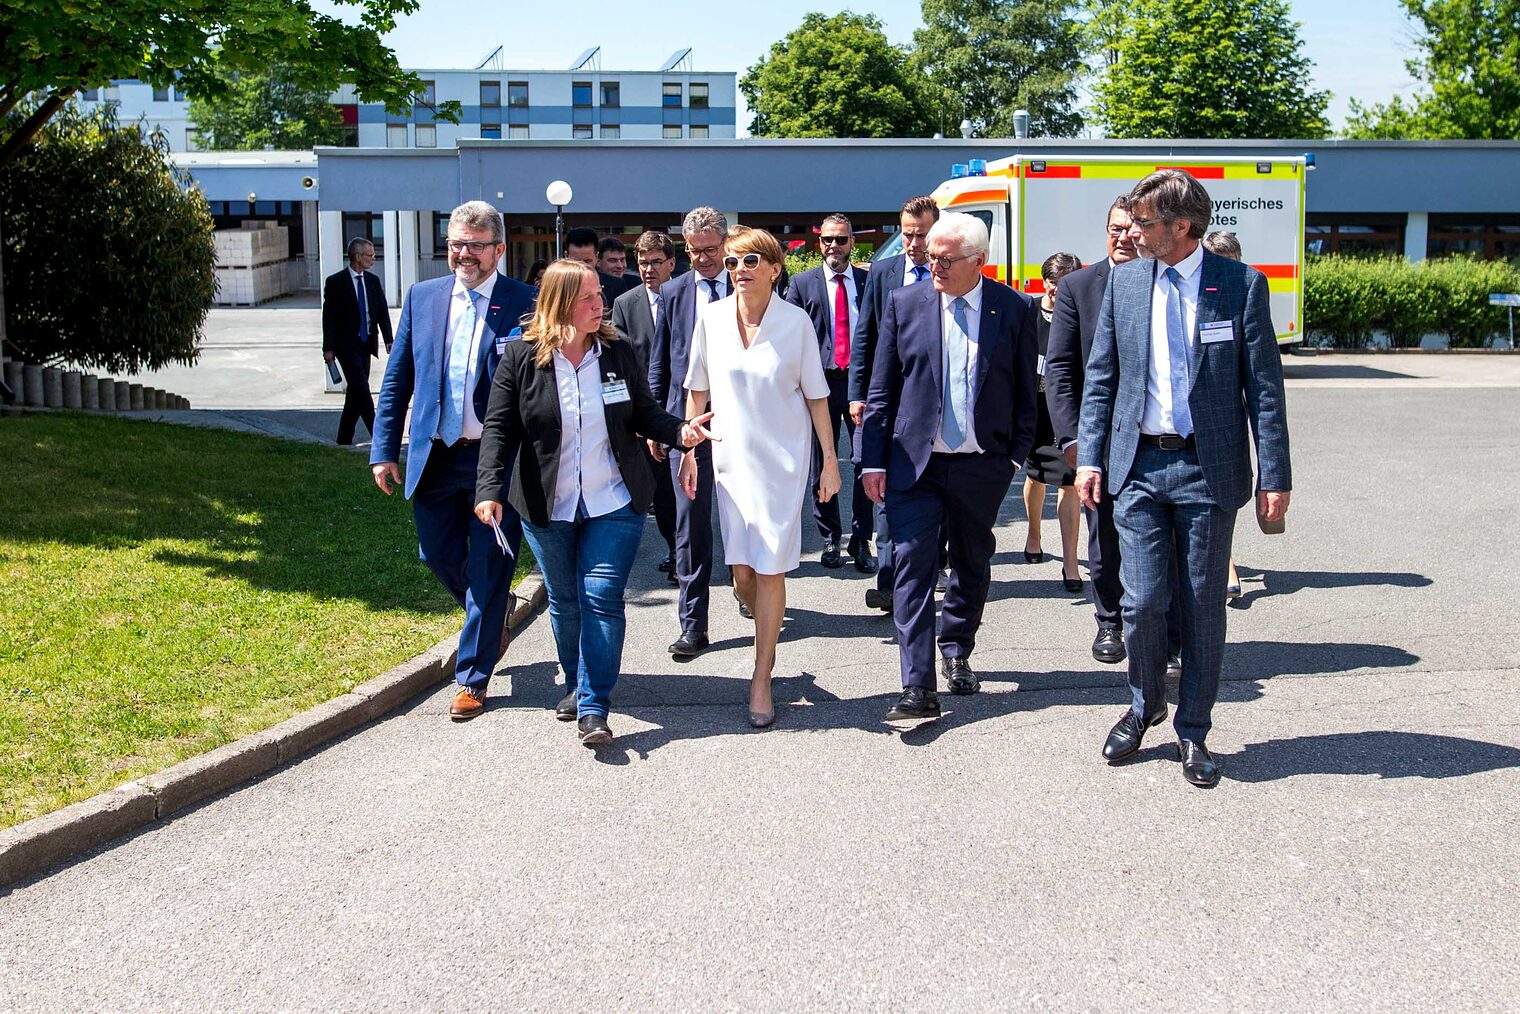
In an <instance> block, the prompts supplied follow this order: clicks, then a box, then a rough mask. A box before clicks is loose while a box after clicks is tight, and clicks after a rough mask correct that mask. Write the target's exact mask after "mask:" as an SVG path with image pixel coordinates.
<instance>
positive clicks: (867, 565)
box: [851, 549, 876, 574]
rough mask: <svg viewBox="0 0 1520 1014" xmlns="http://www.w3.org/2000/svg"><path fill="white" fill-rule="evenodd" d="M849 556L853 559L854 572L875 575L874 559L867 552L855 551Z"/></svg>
mask: <svg viewBox="0 0 1520 1014" xmlns="http://www.w3.org/2000/svg"><path fill="white" fill-rule="evenodd" d="M851 555H852V556H854V557H855V569H856V570H858V571H860V572H861V573H862V574H874V573H876V557H874V556H872V555H871V554H870V553H869V552H868V551H867V550H864V549H857V550H855V552H854V553H852V554H851Z"/></svg>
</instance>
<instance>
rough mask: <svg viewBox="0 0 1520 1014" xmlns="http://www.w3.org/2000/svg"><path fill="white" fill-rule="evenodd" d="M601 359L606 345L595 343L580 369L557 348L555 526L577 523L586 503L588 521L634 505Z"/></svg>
mask: <svg viewBox="0 0 1520 1014" xmlns="http://www.w3.org/2000/svg"><path fill="white" fill-rule="evenodd" d="M601 358H602V346H601V343H600V342H598V341H596V340H594V339H593V340H592V342H591V348H590V349H589V350H587V352H586V354H585V355H584V356H582V357H581V364H580V365H579V366H575V365H572V364H571V362H570V360H568V359H566V358H565V356H564V354H563V353H562V352H560V351H559V350H558V349H555V350H554V352H553V359H554V386H555V389H556V391H557V392H558V393H559V473H558V475H556V476H555V480H554V503H553V505H552V508H551V510H550V512H549V520H550V521H574V520H575V516H576V510H577V508H579V506H580V504H581V501H582V500H584V501H585V503H586V517H588V518H599V517H601V516H602V515H603V514H611V513H612V512H613V511H615V510H617V509H618V508H619V507H622V506H624V505H625V504H628V503H630V502H631V501H632V500H633V496H632V495H631V494H629V492H628V487H627V486H626V485H624V483H623V473H622V471H621V470H619V468H618V464H617V459H616V458H614V457H613V456H612V442H611V440H610V439H609V438H608V436H607V411H606V409H605V408H604V407H603V404H602V369H601V365H600V364H601Z"/></svg>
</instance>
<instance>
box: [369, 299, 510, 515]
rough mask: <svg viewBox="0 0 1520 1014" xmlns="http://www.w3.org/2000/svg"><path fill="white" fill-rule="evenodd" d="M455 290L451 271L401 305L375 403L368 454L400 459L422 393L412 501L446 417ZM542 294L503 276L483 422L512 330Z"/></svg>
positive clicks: (487, 350) (486, 344) (483, 392)
mask: <svg viewBox="0 0 1520 1014" xmlns="http://www.w3.org/2000/svg"><path fill="white" fill-rule="evenodd" d="M453 291H454V276H453V275H452V274H448V275H444V276H443V277H442V278H430V279H428V280H427V281H425V282H418V283H417V284H416V285H413V286H412V287H411V290H410V291H408V292H407V294H406V301H405V302H404V303H402V305H401V324H400V326H399V327H397V328H396V344H395V345H394V346H393V347H392V349H391V358H390V363H389V365H388V366H386V368H385V380H384V381H383V382H382V383H381V384H380V399H379V401H378V402H377V403H376V405H375V434H374V441H373V443H372V444H371V445H370V453H369V461H370V464H372V465H378V464H380V463H381V462H385V461H399V460H401V457H400V456H401V431H402V429H403V428H404V427H405V425H406V410H407V406H408V405H409V404H411V403H412V400H413V399H412V395H413V394H414V393H415V394H416V395H417V398H416V404H415V405H412V429H411V436H410V439H409V440H408V441H407V462H406V495H407V497H408V498H410V497H411V495H412V494H413V493H414V492H416V489H417V482H418V480H419V479H421V478H422V470H423V469H424V468H425V467H426V466H427V459H428V452H429V451H431V450H432V448H433V434H434V433H435V432H437V430H438V423H439V420H440V419H441V418H442V417H443V358H444V353H445V352H446V351H447V350H448V344H449V339H448V331H449V297H450V296H451V295H452V293H453ZM537 297H538V290H537V289H535V288H533V287H532V286H529V285H524V284H523V283H522V282H519V281H517V280H516V279H515V278H508V277H507V276H506V275H503V274H500V273H498V274H497V275H496V286H495V287H494V288H493V289H492V290H491V299H490V303H489V309H487V310H486V321H485V332H484V334H482V336H481V339H480V349H479V351H478V355H479V357H480V358H479V365H478V366H477V368H476V371H475V375H476V383H475V390H474V392H472V393H473V395H474V399H475V417H476V418H477V419H480V420H481V421H482V422H484V421H485V418H486V406H487V404H488V403H489V400H490V397H491V376H492V374H493V373H495V371H496V364H497V363H498V362H500V361H501V354H502V351H503V350H504V349H505V346H506V341H507V339H506V335H507V333H508V332H510V331H511V330H512V329H513V328H515V327H516V326H517V325H518V322H519V321H520V320H521V319H522V317H523V316H524V315H526V314H528V313H529V312H531V311H532V309H533V302H534V300H535V299H537Z"/></svg>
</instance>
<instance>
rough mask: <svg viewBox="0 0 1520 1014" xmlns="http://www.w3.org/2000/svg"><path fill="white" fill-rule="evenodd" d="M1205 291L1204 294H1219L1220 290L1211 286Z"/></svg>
mask: <svg viewBox="0 0 1520 1014" xmlns="http://www.w3.org/2000/svg"><path fill="white" fill-rule="evenodd" d="M1203 291H1204V292H1218V291H1219V290H1218V289H1217V288H1215V287H1214V286H1212V285H1210V286H1208V287H1207V288H1205V289H1204V290H1203Z"/></svg>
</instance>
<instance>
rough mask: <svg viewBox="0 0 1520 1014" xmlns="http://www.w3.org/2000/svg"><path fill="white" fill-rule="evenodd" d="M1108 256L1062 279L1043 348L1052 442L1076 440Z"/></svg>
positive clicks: (1106, 273) (1107, 267)
mask: <svg viewBox="0 0 1520 1014" xmlns="http://www.w3.org/2000/svg"><path fill="white" fill-rule="evenodd" d="M1112 266H1113V265H1111V264H1110V263H1109V260H1108V258H1107V257H1105V258H1103V259H1102V260H1101V261H1099V262H1098V263H1096V264H1089V265H1088V266H1087V267H1085V268H1082V269H1080V270H1078V271H1073V272H1072V273H1071V274H1069V275H1067V276H1066V277H1065V278H1063V279H1061V285H1060V287H1059V288H1058V289H1056V307H1055V311H1054V313H1053V314H1052V315H1051V318H1050V343H1049V344H1048V345H1047V346H1046V348H1045V406H1046V408H1048V409H1049V410H1050V428H1051V430H1052V432H1054V434H1055V440H1056V446H1057V447H1064V446H1065V445H1066V444H1068V443H1070V442H1071V441H1073V440H1075V439H1077V421H1078V419H1079V417H1080V416H1081V413H1082V381H1083V379H1084V378H1085V376H1086V372H1087V357H1088V356H1089V355H1091V354H1092V341H1093V332H1094V331H1096V330H1097V328H1098V312H1099V311H1100V310H1102V308H1103V290H1104V288H1106V287H1107V285H1108V270H1109V268H1110V267H1112Z"/></svg>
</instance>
